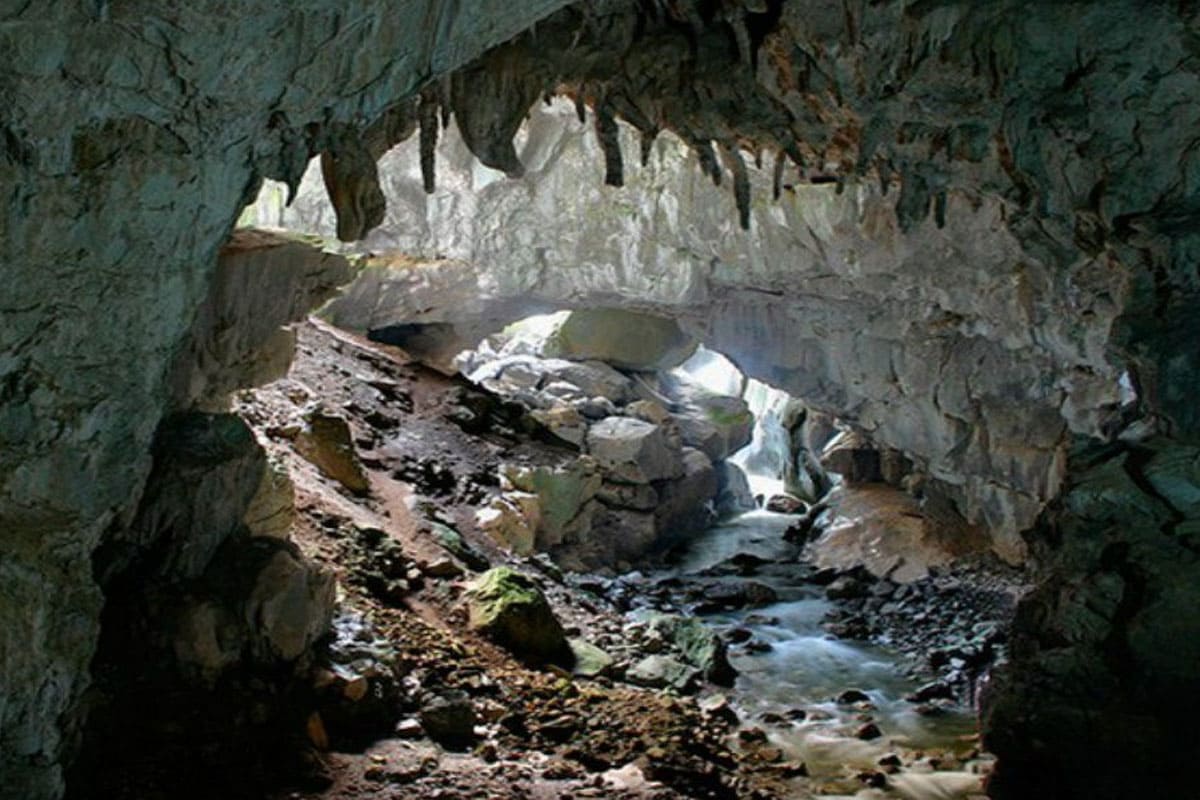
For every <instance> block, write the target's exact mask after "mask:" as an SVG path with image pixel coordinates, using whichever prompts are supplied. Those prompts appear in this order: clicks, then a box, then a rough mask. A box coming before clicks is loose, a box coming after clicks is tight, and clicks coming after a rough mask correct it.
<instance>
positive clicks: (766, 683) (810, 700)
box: [672, 479, 980, 800]
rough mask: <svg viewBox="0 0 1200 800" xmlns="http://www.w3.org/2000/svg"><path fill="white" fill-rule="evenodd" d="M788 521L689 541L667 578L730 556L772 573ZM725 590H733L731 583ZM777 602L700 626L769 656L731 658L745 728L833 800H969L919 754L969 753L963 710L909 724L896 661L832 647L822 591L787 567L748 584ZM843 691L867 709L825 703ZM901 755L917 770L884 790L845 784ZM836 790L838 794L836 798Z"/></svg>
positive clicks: (957, 783)
mask: <svg viewBox="0 0 1200 800" xmlns="http://www.w3.org/2000/svg"><path fill="white" fill-rule="evenodd" d="M755 483H756V484H758V485H757V486H755V487H754V488H755V490H756V491H758V490H760V489H761V490H763V491H764V493H769V491H770V489H771V488H772V487H771V485H770V483H769V481H767V480H764V479H759V480H758V481H755ZM794 521H795V517H793V516H789V515H785V514H774V513H771V512H769V511H761V510H760V511H752V512H749V513H747V514H743V515H741V516H738V517H736V518H734V519H731V520H728V521H726V522H723V523H721V524H719V525H716V526H714V527H712V528H710V529H709V530H707V531H705V532H704V533H702V534H700V535H699V536H697V537H696V538H695V539H694V540H693V541H692V542H691V543H690V544H689V546H688V548H687V550H686V551H685V552H684V553H682V554H681V556H680V559H679V561H678V562H677V564H676V566H675V568H674V569H673V570H672V573H673V574H674V575H676V576H686V575H695V574H696V573H699V572H701V571H703V570H705V569H707V568H709V567H712V566H714V565H716V564H719V563H721V562H723V561H725V560H727V559H729V558H731V557H733V556H735V555H738V554H741V553H749V554H752V555H755V556H758V557H760V558H764V559H768V560H770V561H771V562H772V563H773V564H774V565H780V564H782V565H786V564H787V563H789V562H794V561H795V559H796V557H797V555H798V549H797V548H796V547H795V546H794V545H792V544H789V543H788V542H785V541H784V540H783V532H784V530H785V529H786V528H787V527H788V525H790V524H791V523H792V522H794ZM730 580H737V579H736V578H731V579H730ZM753 580H755V581H758V582H761V583H765V584H768V585H770V586H771V587H772V588H774V589H775V590H776V591H777V592H778V594H779V602H777V603H773V604H771V605H768V606H765V607H761V608H755V609H748V610H745V611H736V612H729V613H722V614H712V615H708V616H706V617H705V619H706V621H707V622H709V623H710V624H712V625H714V626H718V627H724V626H733V627H742V628H747V629H749V630H750V631H751V632H752V633H753V635H754V638H755V639H756V640H760V641H764V642H767V643H768V644H770V645H771V649H770V650H769V651H767V652H762V653H748V652H746V651H745V650H743V649H741V648H734V649H733V651H732V652H731V654H730V660H731V662H732V663H733V665H734V667H736V668H737V670H738V672H739V678H738V680H737V685H736V687H735V690H734V693H733V695H732V699H733V700H734V702H735V704H736V706H737V707H738V710H739V712H740V715H741V718H742V719H743V720H744V721H745V722H746V724H752V725H757V726H759V727H761V728H762V729H763V730H764V731H766V732H767V733H768V735H769V736H770V738H771V740H772V742H773V744H775V745H777V746H779V747H780V748H781V749H782V750H783V751H784V753H785V755H786V756H787V757H789V758H792V759H796V760H800V761H804V762H805V763H806V764H807V766H808V769H809V772H810V773H811V774H812V775H813V776H814V778H815V779H818V780H821V779H825V780H826V781H828V782H830V783H831V784H832V786H831V788H834V791H840V792H845V793H844V794H840V795H833V796H843V797H844V796H859V797H889V796H891V797H905V798H911V799H912V800H952V799H953V798H967V797H973V796H977V795H978V794H979V792H980V777H979V775H978V774H975V773H974V772H973V771H971V768H967V769H958V770H954V771H951V770H944V769H943V770H935V769H934V768H933V766H934V765H932V764H930V763H929V762H928V760H926V761H924V762H921V761H920V760H919V758H917V754H918V753H920V752H929V753H934V752H936V753H951V754H962V753H965V752H966V751H968V750H970V749H971V747H972V745H973V741H972V740H973V734H974V732H975V729H976V726H975V720H974V718H973V715H971V714H969V713H967V712H966V711H965V710H964V711H961V712H954V711H947V712H945V713H942V714H939V715H937V716H923V715H921V714H918V713H917V712H916V710H915V707H914V706H913V704H911V703H909V702H907V701H906V700H904V696H905V695H907V694H909V693H911V692H912V691H914V690H915V689H916V688H917V687H916V684H914V683H913V682H912V681H911V680H909V679H907V678H906V677H904V676H903V674H902V671H901V668H900V667H899V665H898V663H897V657H896V655H895V654H893V653H889V652H888V651H887V650H885V649H882V648H879V647H874V646H871V645H868V644H864V643H858V642H847V641H841V640H837V639H833V638H831V637H830V636H829V635H828V634H827V633H825V632H824V630H823V629H822V628H821V620H822V618H823V617H824V615H825V613H826V612H827V611H828V610H829V609H830V608H831V604H830V602H829V601H828V600H826V599H825V597H824V593H823V590H822V589H820V588H819V587H814V586H812V585H811V584H806V583H804V582H803V581H801V580H799V578H798V577H792V576H790V575H789V574H788V570H787V568H786V566H784V567H779V566H773V567H771V568H770V569H764V570H763V571H762V574H759V575H755V576H754V577H753ZM847 689H859V690H861V691H863V692H865V693H866V694H867V695H868V696H869V698H870V704H871V705H872V706H874V708H873V709H863V708H855V707H847V706H839V705H838V704H837V703H836V702H835V700H834V698H836V697H837V696H838V695H839V694H841V693H842V692H843V691H845V690H847ZM793 709H802V710H803V711H804V712H805V716H804V719H802V720H796V721H793V722H791V723H787V724H783V725H770V724H763V723H760V722H759V721H758V719H759V717H760V715H762V714H764V713H774V714H785V715H786V714H787V712H788V711H791V710H793ZM867 715H869V719H870V721H872V722H874V723H875V724H876V725H877V726H878V727H879V728H880V730H881V731H882V732H883V736H882V737H880V738H878V739H875V740H872V741H863V740H861V739H858V738H857V737H856V736H855V735H854V734H855V731H856V730H857V729H858V728H859V727H861V726H862V725H864V724H865V723H866V722H867ZM888 753H901V754H904V755H906V756H907V757H908V758H906V761H907V760H909V759H915V760H918V762H919V763H918V764H917V765H916V766H915V767H913V768H911V769H905V770H903V771H902V772H901V773H900V774H897V775H892V776H889V787H888V789H887V790H877V789H863V790H861V791H860V790H859V789H858V787H857V786H856V785H855V784H856V781H855V780H853V779H851V780H849V781H847V780H846V778H847V776H853V775H855V774H857V773H859V772H862V771H864V770H871V769H878V766H877V764H878V761H879V759H880V758H881V757H882V756H884V755H886V754H888ZM835 787H841V788H840V789H837V788H835Z"/></svg>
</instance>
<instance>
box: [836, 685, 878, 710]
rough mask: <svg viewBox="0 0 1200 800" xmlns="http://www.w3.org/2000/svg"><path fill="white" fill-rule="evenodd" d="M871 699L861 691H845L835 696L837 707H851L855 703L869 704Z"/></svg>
mask: <svg viewBox="0 0 1200 800" xmlns="http://www.w3.org/2000/svg"><path fill="white" fill-rule="evenodd" d="M869 702H871V698H870V697H869V696H868V695H867V693H866V692H864V691H863V690H861V689H847V690H846V691H844V692H842V693H841V694H839V695H838V696H837V704H838V705H839V706H852V705H855V704H857V703H869Z"/></svg>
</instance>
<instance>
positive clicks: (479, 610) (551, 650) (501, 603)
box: [467, 567, 573, 667]
mask: <svg viewBox="0 0 1200 800" xmlns="http://www.w3.org/2000/svg"><path fill="white" fill-rule="evenodd" d="M467 624H468V625H469V626H470V628H471V630H473V631H477V632H479V633H482V634H483V635H485V636H487V637H488V638H489V639H491V640H492V641H494V642H495V643H496V644H499V645H500V646H502V647H504V648H506V649H507V650H509V651H510V652H511V653H512V654H513V655H515V656H517V657H518V658H520V659H522V660H524V661H529V662H532V663H535V664H544V663H551V664H558V665H561V666H565V667H570V666H571V664H572V661H573V656H572V654H571V647H570V645H569V644H568V642H567V637H566V634H564V633H563V627H562V625H561V624H560V623H559V621H558V618H557V617H555V616H554V611H553V610H552V609H551V608H550V603H549V602H548V601H547V600H546V596H545V595H544V594H542V590H541V589H539V588H538V587H537V585H536V584H535V583H534V582H533V580H532V579H531V578H530V577H529V576H527V575H523V574H521V573H520V572H517V571H516V570H514V569H512V568H510V567H494V568H493V569H490V570H488V571H487V572H485V573H483V574H482V575H480V576H479V577H478V578H477V579H476V580H475V581H474V583H473V584H472V585H471V588H470V589H469V590H468V592H467Z"/></svg>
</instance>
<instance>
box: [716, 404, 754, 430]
mask: <svg viewBox="0 0 1200 800" xmlns="http://www.w3.org/2000/svg"><path fill="white" fill-rule="evenodd" d="M705 414H706V415H707V416H708V418H709V420H710V421H712V422H713V423H715V424H717V425H721V426H723V427H731V426H734V425H747V424H749V423H752V422H754V415H753V414H751V413H750V412H749V411H729V410H727V409H724V408H721V407H719V406H711V407H709V408H706V409H705Z"/></svg>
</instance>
